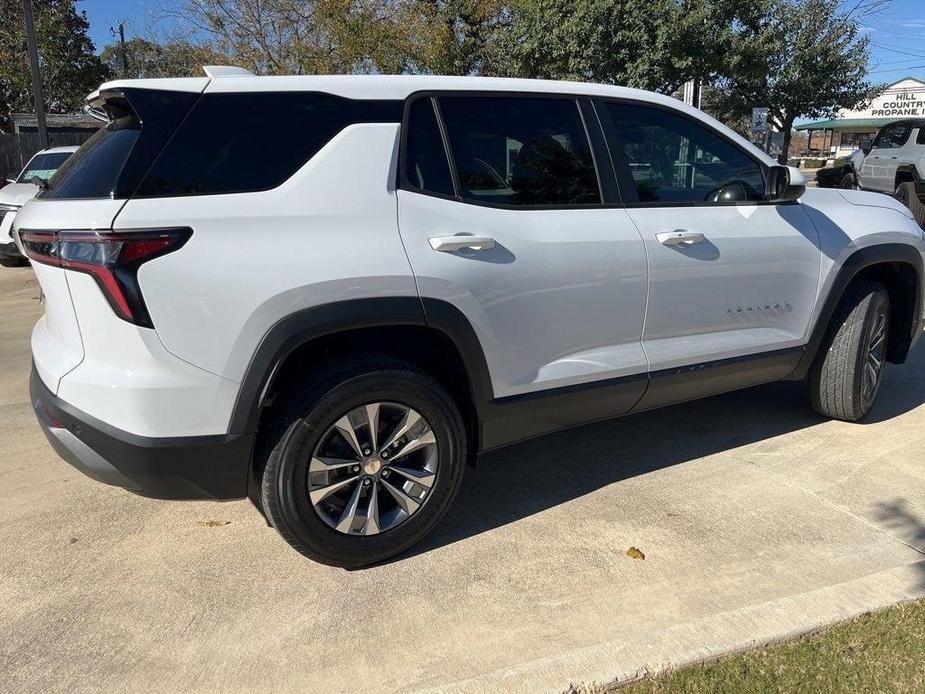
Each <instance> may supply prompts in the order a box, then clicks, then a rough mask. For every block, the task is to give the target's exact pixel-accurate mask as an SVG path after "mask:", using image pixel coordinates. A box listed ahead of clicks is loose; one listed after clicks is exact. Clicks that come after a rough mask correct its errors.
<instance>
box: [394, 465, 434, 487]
mask: <svg viewBox="0 0 925 694" xmlns="http://www.w3.org/2000/svg"><path fill="white" fill-rule="evenodd" d="M389 469H390V470H392V471H393V472H398V473H400V474H402V475H404V476H405V477H407V478H408V479H409V480H411V481H412V482H416V483H417V484H420V485H421V486H422V487H427V488H428V489H430V488H431V487H433V486H434V479H435V478H436V477H437V474H436V473H435V472H430V471H428V470H412V469H410V468H406V467H399V466H397V465H392V466H390V467H389Z"/></svg>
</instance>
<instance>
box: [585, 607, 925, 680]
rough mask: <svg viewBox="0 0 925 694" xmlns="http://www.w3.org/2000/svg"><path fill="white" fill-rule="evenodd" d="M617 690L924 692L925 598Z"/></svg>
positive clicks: (666, 673)
mask: <svg viewBox="0 0 925 694" xmlns="http://www.w3.org/2000/svg"><path fill="white" fill-rule="evenodd" d="M579 691H587V692H589V693H591V692H601V693H606V692H619V694H649V693H651V694H656V693H658V694H662V693H663V692H685V694H699V693H701V692H702V693H703V694H707V693H708V692H709V693H710V694H713V693H714V692H807V693H809V692H846V693H848V692H851V693H852V694H854V693H855V692H925V600H920V601H918V602H914V603H908V604H905V605H898V606H896V607H892V608H890V609H887V610H884V611H883V612H878V613H876V614H868V615H864V616H862V617H859V618H858V619H855V620H853V621H851V622H847V623H845V624H840V625H838V626H834V627H831V628H829V629H825V630H823V631H821V632H818V633H816V634H811V635H808V636H805V637H803V638H800V639H797V640H796V641H791V642H788V643H781V644H776V645H773V646H769V647H767V648H762V649H758V650H754V651H748V652H745V653H741V654H739V655H733V656H729V657H727V658H722V659H720V660H716V661H712V662H709V663H704V664H701V665H694V666H691V667H686V668H681V669H678V670H673V671H669V672H665V673H662V674H660V675H656V676H655V677H650V678H646V679H644V680H640V681H639V682H634V683H632V684H629V685H626V686H623V687H617V686H615V685H610V686H604V687H589V688H587V689H585V690H581V689H579Z"/></svg>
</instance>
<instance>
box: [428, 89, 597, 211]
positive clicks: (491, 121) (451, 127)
mask: <svg viewBox="0 0 925 694" xmlns="http://www.w3.org/2000/svg"><path fill="white" fill-rule="evenodd" d="M438 104H439V108H440V111H441V113H442V116H443V120H444V123H445V126H446V132H447V136H448V137H449V143H450V150H451V152H452V157H453V163H454V165H455V168H456V177H457V181H458V183H459V195H460V197H461V198H462V199H463V200H466V201H469V202H477V203H488V204H496V205H508V206H537V205H538V206H573V205H591V204H595V203H600V202H601V192H600V186H599V185H598V180H597V174H596V172H595V167H594V159H593V157H592V155H591V148H590V145H589V144H588V136H587V134H586V132H585V128H584V123H583V122H582V118H581V114H580V112H579V110H578V103H577V102H576V101H575V100H574V99H572V98H551V97H550V98H547V97H532V96H531V97H507V96H441V97H439V99H438Z"/></svg>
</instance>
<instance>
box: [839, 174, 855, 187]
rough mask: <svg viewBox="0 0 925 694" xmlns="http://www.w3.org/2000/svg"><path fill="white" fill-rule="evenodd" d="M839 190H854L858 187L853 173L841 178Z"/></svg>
mask: <svg viewBox="0 0 925 694" xmlns="http://www.w3.org/2000/svg"><path fill="white" fill-rule="evenodd" d="M838 187H839V188H841V189H843V190H854V189H855V188H857V187H858V185H857V181H855V178H854V174H853V173H846V174H844V175H843V176H842V177H841V182H840V183H839V186H838Z"/></svg>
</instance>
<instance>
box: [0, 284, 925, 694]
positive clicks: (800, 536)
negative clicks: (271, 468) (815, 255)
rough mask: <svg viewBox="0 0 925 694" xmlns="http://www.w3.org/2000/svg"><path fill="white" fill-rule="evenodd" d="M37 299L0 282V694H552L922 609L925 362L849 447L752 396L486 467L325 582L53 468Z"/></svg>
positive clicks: (230, 507)
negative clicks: (30, 387)
mask: <svg viewBox="0 0 925 694" xmlns="http://www.w3.org/2000/svg"><path fill="white" fill-rule="evenodd" d="M37 296H38V289H37V285H36V284H35V282H34V280H33V279H32V274H31V271H30V270H28V269H24V270H6V269H4V270H0V355H2V359H0V424H2V431H3V434H2V450H0V690H3V691H10V692H19V691H32V692H39V691H55V692H71V691H77V690H80V691H121V692H128V691H208V692H214V691H247V690H261V691H288V690H293V691H294V690H297V689H298V690H301V691H324V692H339V691H359V690H362V691H364V692H378V691H407V690H428V689H433V690H438V691H449V692H462V691H472V692H485V691H528V692H536V691H562V690H564V689H566V688H567V687H568V686H569V684H570V683H575V682H582V681H583V682H590V681H594V680H597V681H605V680H612V679H615V678H617V677H620V678H626V677H631V676H633V675H634V674H635V673H637V672H643V671H645V670H646V669H658V668H661V667H664V666H665V665H668V664H680V663H684V662H688V661H690V660H692V659H698V658H703V657H708V656H712V655H716V654H719V653H723V652H727V651H729V650H734V649H741V648H743V647H747V646H749V645H753V644H756V643H762V642H766V641H768V640H771V639H776V638H781V637H784V636H787V635H793V634H797V633H802V632H805V631H807V630H811V629H814V628H816V627H818V626H820V625H823V624H827V623H830V622H832V621H835V620H840V619H844V618H847V617H851V616H854V615H856V614H859V613H861V612H863V611H866V610H868V609H872V608H877V607H881V606H884V605H887V604H890V603H893V602H896V601H898V600H903V599H908V598H911V597H914V596H919V595H923V594H925V561H923V560H925V556H923V553H925V407H923V401H925V341H923V344H922V345H920V347H919V349H918V350H917V351H916V352H915V354H914V355H913V356H912V358H911V360H910V363H908V364H906V365H905V366H903V367H891V368H889V369H888V370H887V372H886V377H885V380H884V384H883V390H882V391H881V394H880V399H879V401H878V403H877V406H876V408H875V409H874V411H873V413H872V416H871V417H870V420H869V421H868V422H867V423H865V424H861V425H851V424H844V423H840V422H830V421H823V420H822V419H820V418H818V417H817V416H815V415H814V414H813V413H812V411H811V410H810V408H809V405H808V403H807V398H806V397H805V393H804V389H803V388H802V387H801V386H800V385H799V384H775V385H771V386H766V387H762V388H757V389H752V390H749V391H744V392H739V393H735V394H730V395H725V396H721V397H717V398H712V399H710V400H705V401H700V402H697V403H692V404H688V405H681V406H677V407H673V408H671V409H668V410H663V411H658V412H652V413H648V414H643V415H637V416H633V417H629V418H625V419H622V420H617V421H613V422H608V423H603V424H597V425H593V426H588V427H584V428H581V429H577V430H573V431H568V432H562V433H558V434H555V435H551V436H547V437H545V438H543V439H539V440H536V441H532V442H530V443H526V444H523V445H518V446H516V447H512V448H509V449H507V450H505V451H503V452H499V453H496V454H493V455H491V456H489V457H486V458H485V459H484V460H483V461H482V463H481V466H480V467H479V469H478V470H476V471H475V472H474V473H472V474H469V475H468V477H467V479H466V481H465V485H464V489H463V491H462V493H461V495H460V497H459V499H458V500H457V502H456V504H455V507H454V508H453V510H452V511H451V512H450V514H449V515H448V517H447V518H446V520H445V521H444V522H443V524H442V525H441V526H440V528H439V529H438V530H437V532H436V533H435V534H434V535H433V536H432V537H431V538H430V539H429V540H428V541H427V542H426V543H425V544H424V545H423V546H421V547H419V548H418V549H417V550H416V551H415V552H413V553H412V554H409V555H407V556H404V557H401V558H399V559H398V560H396V561H393V562H391V563H389V564H387V565H385V566H380V567H376V568H373V569H368V570H364V571H355V572H347V571H343V570H338V569H333V568H328V567H324V566H319V565H317V564H314V563H312V562H310V561H308V560H306V559H304V558H302V557H301V556H299V555H298V554H296V553H295V552H293V551H292V550H290V549H289V547H288V546H287V545H285V544H284V543H283V542H282V541H281V540H280V539H278V538H277V537H276V535H275V533H274V532H273V531H272V530H271V529H269V528H268V527H266V526H265V525H264V524H263V522H262V521H261V519H260V517H259V516H258V515H257V513H256V512H255V511H254V510H253V509H252V508H251V506H250V505H249V503H248V502H244V501H242V502H234V503H226V504H220V503H199V502H196V503H174V502H158V501H151V500H147V499H142V498H139V497H135V496H132V495H131V494H129V493H127V492H123V491H121V490H119V489H114V488H110V487H105V486H103V485H100V484H97V483H95V482H92V481H90V480H89V479H86V478H84V477H82V476H81V475H80V474H78V473H77V472H75V471H73V470H72V469H71V468H70V467H69V466H67V465H66V464H65V463H63V462H61V461H60V460H58V459H57V458H56V457H55V455H54V454H53V453H52V451H51V449H50V448H49V447H48V445H47V444H46V442H45V440H44V438H43V437H42V435H41V432H40V431H39V428H38V425H37V424H36V423H35V422H34V421H33V415H32V412H31V409H30V407H29V404H28V395H27V376H28V371H29V344H28V336H29V331H30V329H31V326H32V324H33V322H34V321H35V319H36V318H37V317H38V315H39V312H40V307H39V305H38V303H37V302H36V298H37ZM631 546H633V547H637V548H638V549H640V550H641V551H642V552H643V553H644V554H645V559H644V560H642V559H632V558H630V557H628V556H627V555H626V551H627V549H628V548H630V547H631Z"/></svg>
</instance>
